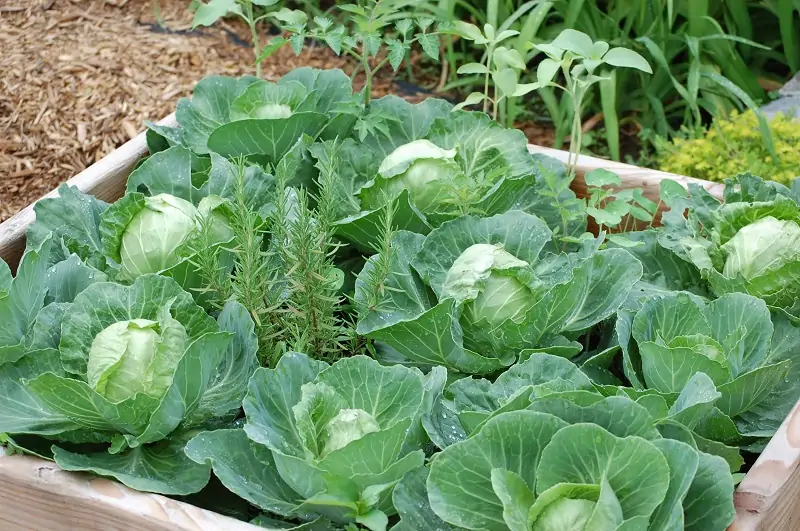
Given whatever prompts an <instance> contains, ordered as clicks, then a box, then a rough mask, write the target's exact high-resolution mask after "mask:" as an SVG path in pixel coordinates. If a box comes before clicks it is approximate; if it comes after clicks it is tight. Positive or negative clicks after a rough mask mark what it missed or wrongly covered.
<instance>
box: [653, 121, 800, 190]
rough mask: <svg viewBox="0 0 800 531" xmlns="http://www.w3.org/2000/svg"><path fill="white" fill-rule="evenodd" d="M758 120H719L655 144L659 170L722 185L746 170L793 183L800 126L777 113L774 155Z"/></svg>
mask: <svg viewBox="0 0 800 531" xmlns="http://www.w3.org/2000/svg"><path fill="white" fill-rule="evenodd" d="M760 127H761V125H760V123H759V118H758V116H757V115H756V114H755V113H754V112H752V111H747V112H744V113H741V114H739V113H736V112H734V113H732V114H731V115H730V116H728V117H722V116H718V117H716V118H715V120H714V122H713V124H712V125H711V126H710V127H709V128H708V129H707V130H705V129H704V130H703V131H701V132H700V133H699V134H697V135H695V134H693V133H692V132H688V131H687V132H686V134H685V135H683V136H676V137H675V138H673V139H672V141H668V140H667V139H665V138H658V139H656V140H655V141H654V146H655V150H656V152H655V158H656V160H655V163H656V164H657V167H658V168H659V169H662V170H664V171H668V172H671V173H676V174H678V175H688V176H690V177H696V178H698V179H705V180H709V181H720V182H721V181H723V180H725V179H726V178H728V177H729V176H731V175H735V174H737V173H739V172H740V171H741V170H742V168H747V169H748V171H750V173H752V174H753V175H759V176H761V177H764V178H765V179H770V180H773V181H777V182H780V183H783V184H789V183H791V181H792V180H793V179H794V178H795V177H797V176H798V174H800V171H798V169H797V168H798V167H800V160H799V159H798V154H797V151H796V150H795V149H794V147H795V146H796V145H797V144H798V142H800V124H798V122H797V121H796V120H793V119H792V118H791V117H787V116H785V115H783V114H778V115H776V116H775V117H774V118H772V119H771V120H770V121H769V128H770V131H771V134H772V136H773V138H774V139H775V153H776V154H777V155H778V158H777V159H776V158H773V157H772V156H770V151H769V147H768V145H767V144H765V143H764V142H762V133H761V129H760Z"/></svg>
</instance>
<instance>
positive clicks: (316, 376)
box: [186, 353, 446, 531]
mask: <svg viewBox="0 0 800 531" xmlns="http://www.w3.org/2000/svg"><path fill="white" fill-rule="evenodd" d="M445 379H446V371H444V369H442V368H441V367H440V368H438V369H435V370H433V371H431V373H430V374H429V375H428V376H427V377H426V376H423V375H422V373H421V372H420V371H419V370H417V369H414V368H407V367H402V366H399V365H398V366H392V367H387V366H382V365H380V364H379V363H378V362H377V361H375V360H373V359H372V358H368V357H366V356H354V357H351V358H344V359H341V360H339V361H337V362H335V363H334V364H332V365H328V364H327V363H325V362H322V361H317V360H314V359H311V358H309V357H308V356H306V355H304V354H299V353H288V354H285V355H284V356H283V357H282V358H281V359H280V361H279V362H278V364H277V366H276V367H275V368H274V369H258V370H257V371H256V373H255V374H254V375H253V377H252V378H251V380H250V384H249V386H248V391H247V397H246V398H245V400H244V410H245V414H246V416H247V422H246V424H245V426H244V429H243V430H242V429H240V430H218V431H213V432H205V433H201V434H199V435H197V436H196V437H195V438H194V439H193V440H192V441H190V442H189V444H188V446H187V449H186V453H187V454H188V455H189V457H191V458H192V459H194V460H196V461H197V462H198V463H206V462H209V463H211V464H212V466H213V467H214V471H215V473H216V475H217V476H218V477H219V478H220V480H221V481H222V482H223V483H224V484H225V485H226V486H227V487H228V488H229V489H231V490H233V491H234V492H237V493H240V494H242V493H244V494H243V495H244V497H245V498H246V499H247V500H248V501H250V502H251V503H253V504H254V505H256V506H258V507H260V508H261V509H264V510H266V511H270V512H272V513H276V514H279V515H281V516H284V517H288V518H301V519H310V518H315V517H324V518H326V519H328V520H330V521H333V522H335V523H337V524H339V525H345V524H352V523H358V524H360V525H362V526H364V527H366V528H368V529H371V530H373V531H384V530H385V529H386V527H387V523H388V517H389V516H391V515H393V514H394V512H395V511H394V507H393V504H392V490H393V489H394V486H395V485H396V484H397V482H398V481H400V479H401V478H402V477H403V476H404V475H405V474H406V473H407V472H409V471H412V470H415V469H417V468H419V467H421V466H422V465H423V463H424V462H425V454H424V452H423V446H424V445H425V443H426V441H427V437H426V436H425V432H424V430H423V429H422V423H421V418H422V415H423V414H426V413H429V408H430V403H431V401H430V400H429V396H430V395H431V393H438V392H440V391H441V388H442V386H443V385H444V382H445ZM220 448H226V449H228V450H227V451H225V452H220V451H219V449H220ZM254 486H257V487H255V488H254Z"/></svg>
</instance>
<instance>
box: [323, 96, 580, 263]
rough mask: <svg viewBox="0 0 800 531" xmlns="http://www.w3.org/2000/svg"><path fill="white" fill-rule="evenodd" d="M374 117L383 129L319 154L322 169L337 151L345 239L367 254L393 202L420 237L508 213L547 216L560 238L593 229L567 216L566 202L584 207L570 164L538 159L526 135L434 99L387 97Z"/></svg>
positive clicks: (401, 222) (401, 223)
mask: <svg viewBox="0 0 800 531" xmlns="http://www.w3.org/2000/svg"><path fill="white" fill-rule="evenodd" d="M369 113H370V115H369V117H373V118H375V119H378V118H380V119H381V120H383V121H384V122H385V127H381V128H376V129H375V130H374V131H369V132H367V133H366V134H365V135H364V136H363V138H360V140H355V139H348V140H347V141H345V142H341V143H339V144H338V145H336V146H335V148H334V145H333V143H331V142H326V143H322V144H318V145H316V146H314V147H312V149H311V152H312V154H313V155H314V157H315V158H316V159H317V160H318V164H322V165H328V164H332V163H333V162H332V160H333V158H332V157H331V156H330V152H331V151H334V152H336V155H337V160H339V161H340V163H339V164H338V165H337V166H336V171H337V173H339V174H340V175H341V178H342V181H343V185H342V189H341V191H340V192H341V194H340V195H341V202H340V211H339V214H340V216H341V219H340V220H339V221H338V223H337V232H338V234H339V235H340V236H342V237H343V238H345V239H347V240H349V241H350V242H352V243H354V244H355V245H357V246H358V247H360V248H361V249H362V250H370V249H372V248H373V246H374V244H375V242H376V241H378V239H379V235H380V220H381V219H382V218H381V216H382V215H383V214H382V211H383V209H384V207H385V206H386V205H387V204H389V203H392V204H394V206H395V208H396V213H395V216H394V224H395V226H396V227H397V228H399V229H403V230H408V231H412V232H417V233H420V234H427V233H428V232H430V230H431V229H432V228H436V227H438V226H439V225H441V224H442V223H443V222H445V221H448V220H451V219H454V218H456V217H458V216H460V215H462V214H478V215H482V216H491V215H495V214H501V213H503V212H506V211H508V210H510V209H518V210H524V211H526V212H529V213H533V214H537V215H539V216H540V217H543V218H544V219H545V220H546V221H547V222H548V224H550V225H551V226H553V227H558V230H559V231H560V233H561V235H564V234H568V235H576V234H580V233H581V232H582V231H583V229H584V228H585V219H584V218H583V217H582V216H577V217H575V218H574V219H570V220H568V221H566V222H565V221H564V219H563V218H562V210H561V209H560V208H559V206H558V205H561V207H562V208H564V207H568V206H569V205H570V204H571V202H574V201H576V199H575V195H574V194H573V193H572V191H571V190H570V189H569V182H570V179H569V177H568V176H567V174H566V172H565V171H564V167H563V166H562V165H560V164H559V163H557V162H556V161H554V160H552V159H548V158H546V157H540V156H533V155H531V154H530V153H529V152H528V147H527V140H526V138H525V136H524V135H523V134H522V133H521V132H520V131H515V130H511V129H505V128H503V127H500V126H499V125H498V124H497V123H495V122H493V121H492V120H490V119H489V118H488V117H487V116H485V115H482V114H479V113H471V112H465V111H455V112H454V111H453V110H452V106H451V105H450V104H449V103H447V102H445V101H442V100H436V99H428V100H425V101H424V102H422V103H418V104H415V105H412V104H410V103H408V102H406V101H404V100H402V99H400V98H397V97H394V96H387V97H384V98H381V99H379V100H376V101H374V102H373V103H372V105H371V107H370V110H369ZM369 117H368V118H369ZM572 207H573V208H576V205H574V204H572Z"/></svg>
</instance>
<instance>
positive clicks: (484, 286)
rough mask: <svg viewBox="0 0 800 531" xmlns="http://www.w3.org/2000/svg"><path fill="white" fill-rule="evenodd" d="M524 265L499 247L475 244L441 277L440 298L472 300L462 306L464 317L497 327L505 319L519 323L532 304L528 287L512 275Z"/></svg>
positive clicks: (534, 301)
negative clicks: (443, 278) (442, 283)
mask: <svg viewBox="0 0 800 531" xmlns="http://www.w3.org/2000/svg"><path fill="white" fill-rule="evenodd" d="M527 267H528V263H527V262H525V261H524V260H520V259H518V258H516V257H515V256H513V255H512V254H510V253H508V252H506V251H504V250H503V249H502V247H501V246H499V245H490V244H485V243H478V244H475V245H472V246H471V247H469V248H467V249H466V250H464V252H462V253H461V255H460V256H459V257H458V258H456V260H455V262H453V265H452V266H451V267H450V269H449V271H448V272H447V275H446V276H445V280H444V285H443V287H442V297H443V298H448V297H453V298H472V300H468V302H466V303H465V305H464V310H465V313H464V317H465V318H466V319H467V320H468V321H470V322H472V323H477V322H479V321H481V320H485V321H486V322H487V323H489V324H490V325H492V326H495V327H497V326H500V325H502V323H503V322H504V321H506V320H508V319H513V320H515V321H519V320H520V319H522V318H524V316H525V314H526V313H527V312H528V310H530V309H531V308H532V307H533V305H534V304H535V303H536V299H535V298H534V296H533V293H532V292H531V290H530V288H529V287H528V286H526V285H525V283H524V282H522V281H520V280H519V279H518V278H517V277H516V276H515V273H516V272H518V271H520V270H522V271H525V268H527Z"/></svg>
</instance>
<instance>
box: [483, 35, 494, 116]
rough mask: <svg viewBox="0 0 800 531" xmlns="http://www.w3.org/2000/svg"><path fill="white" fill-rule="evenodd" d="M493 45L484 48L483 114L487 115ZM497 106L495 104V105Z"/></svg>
mask: <svg viewBox="0 0 800 531" xmlns="http://www.w3.org/2000/svg"><path fill="white" fill-rule="evenodd" d="M493 49H494V45H492V44H490V45H489V46H488V47H487V48H486V76H485V79H484V81H483V96H484V98H483V112H485V113H486V114H488V113H489V73H490V72H491V71H492V51H493ZM495 105H497V104H495Z"/></svg>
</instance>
